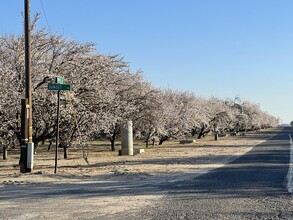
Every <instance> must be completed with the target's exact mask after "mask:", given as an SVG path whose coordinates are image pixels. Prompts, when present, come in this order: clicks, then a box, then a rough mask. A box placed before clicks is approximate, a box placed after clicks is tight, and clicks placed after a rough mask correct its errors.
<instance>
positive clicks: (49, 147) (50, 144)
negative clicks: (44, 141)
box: [48, 140, 52, 151]
mask: <svg viewBox="0 0 293 220" xmlns="http://www.w3.org/2000/svg"><path fill="white" fill-rule="evenodd" d="M51 146H52V141H51V140H49V146H48V151H50V150H51Z"/></svg>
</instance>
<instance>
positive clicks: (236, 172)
mask: <svg viewBox="0 0 293 220" xmlns="http://www.w3.org/2000/svg"><path fill="white" fill-rule="evenodd" d="M290 133H292V129H291V128H284V129H283V130H281V131H280V133H278V134H277V135H276V136H274V137H273V138H271V139H270V140H268V141H266V142H264V143H262V144H260V145H257V146H256V147H254V148H253V150H252V151H250V152H249V153H247V154H246V155H244V156H242V157H240V158H238V159H237V160H235V161H234V162H232V163H230V164H228V165H226V166H225V167H223V168H220V169H216V170H214V171H212V172H210V173H209V174H206V175H203V176H201V177H199V178H196V179H193V180H190V181H188V182H182V183H177V184H176V185H174V186H172V187H171V188H170V191H169V193H168V195H167V196H166V197H165V198H164V199H163V200H164V202H161V203H158V204H157V205H156V207H155V208H152V209H151V208H150V209H149V210H147V209H145V210H142V211H141V213H140V214H141V216H143V218H142V219H293V201H292V197H291V194H290V193H288V189H287V178H286V176H287V173H288V164H289V161H290V139H289V134H290ZM292 137H293V134H292ZM128 219H135V218H131V216H129V218H128Z"/></svg>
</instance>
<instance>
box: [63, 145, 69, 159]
mask: <svg viewBox="0 0 293 220" xmlns="http://www.w3.org/2000/svg"><path fill="white" fill-rule="evenodd" d="M63 151H64V159H67V158H68V147H67V146H66V145H64V146H63Z"/></svg>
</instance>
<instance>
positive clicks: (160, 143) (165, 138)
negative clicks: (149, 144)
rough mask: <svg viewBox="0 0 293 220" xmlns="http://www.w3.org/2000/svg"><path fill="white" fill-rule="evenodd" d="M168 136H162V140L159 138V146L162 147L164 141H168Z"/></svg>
mask: <svg viewBox="0 0 293 220" xmlns="http://www.w3.org/2000/svg"><path fill="white" fill-rule="evenodd" d="M168 138H169V137H168V136H164V137H162V138H160V142H159V145H162V144H163V142H164V141H166V140H168Z"/></svg>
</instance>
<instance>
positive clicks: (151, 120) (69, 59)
mask: <svg viewBox="0 0 293 220" xmlns="http://www.w3.org/2000/svg"><path fill="white" fill-rule="evenodd" d="M37 20H38V19H37V18H36V19H35V20H34V22H33V23H32V30H33V33H32V37H31V42H32V73H33V79H32V83H33V134H34V136H33V141H34V143H35V146H36V147H38V145H39V144H40V143H42V142H44V141H46V140H52V139H54V137H55V134H56V105H57V97H56V92H55V91H48V89H47V84H48V83H49V82H52V81H53V80H54V77H55V76H57V75H58V76H63V77H64V78H65V79H66V81H67V83H69V84H71V85H72V90H71V91H70V92H69V93H67V92H62V94H61V122H60V123H61V124H60V131H61V134H60V139H61V140H60V141H61V144H60V145H61V146H63V147H64V150H67V149H68V148H69V147H70V146H71V145H72V144H73V143H74V141H76V140H79V139H82V140H83V141H90V140H95V139H97V138H98V137H107V138H108V139H109V140H110V142H111V149H112V150H113V151H114V150H115V141H116V139H117V136H119V133H120V124H121V123H122V122H123V121H124V120H132V121H133V124H134V131H135V136H136V137H139V138H143V139H145V142H146V146H148V145H149V143H153V142H154V141H158V142H159V144H162V143H163V142H164V141H167V140H170V139H174V138H179V137H183V136H185V135H187V134H190V135H193V136H197V138H202V137H203V136H204V135H205V134H207V133H208V132H210V131H213V132H231V131H235V132H238V131H245V130H257V129H263V128H269V127H273V126H276V125H277V124H278V119H277V118H275V117H273V116H271V115H269V114H268V113H266V112H264V111H262V110H261V109H260V106H259V105H258V104H255V103H253V102H250V101H241V100H240V99H237V98H235V99H227V100H223V99H219V98H216V97H213V98H209V99H205V98H202V97H199V96H197V95H195V94H194V93H192V92H188V91H175V90H172V89H158V88H155V87H153V86H152V85H151V83H149V82H147V81H146V80H145V79H144V77H143V74H142V72H141V71H140V70H138V71H136V72H133V71H132V70H131V69H130V67H129V66H128V63H127V62H126V61H125V60H124V58H123V57H121V56H118V55H104V54H100V53H97V52H96V50H95V48H94V46H95V45H94V44H93V43H79V42H77V41H75V40H72V39H67V38H65V37H64V36H62V35H57V34H50V33H48V32H47V30H46V29H41V30H37V29H36V22H37ZM24 54H25V52H24V35H23V34H21V35H19V36H15V35H3V36H1V37H0V74H1V87H0V142H1V145H2V148H3V151H4V150H6V149H7V148H8V147H13V146H16V145H19V142H18V140H19V115H20V100H21V98H23V97H24V75H25V74H24V66H25V65H24Z"/></svg>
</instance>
